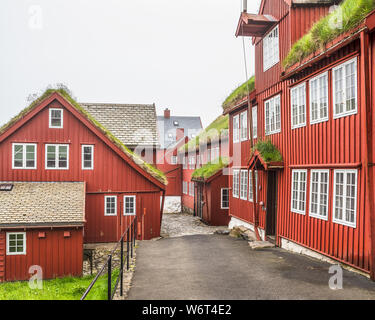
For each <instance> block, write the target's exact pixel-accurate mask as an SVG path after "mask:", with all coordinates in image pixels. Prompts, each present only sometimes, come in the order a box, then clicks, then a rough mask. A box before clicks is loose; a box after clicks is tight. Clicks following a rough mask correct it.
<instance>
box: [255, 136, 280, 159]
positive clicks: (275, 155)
mask: <svg viewBox="0 0 375 320" xmlns="http://www.w3.org/2000/svg"><path fill="white" fill-rule="evenodd" d="M253 151H258V152H259V153H260V155H261V156H262V158H263V160H264V161H265V162H281V161H283V157H282V155H281V153H280V151H279V150H278V149H277V148H276V146H275V145H274V144H273V143H272V142H271V141H270V140H259V141H258V142H257V143H256V144H255V146H254V148H253Z"/></svg>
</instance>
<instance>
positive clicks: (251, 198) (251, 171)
mask: <svg viewBox="0 0 375 320" xmlns="http://www.w3.org/2000/svg"><path fill="white" fill-rule="evenodd" d="M253 172H255V198H256V199H257V198H258V170H254V171H253V170H249V201H250V202H254V195H252V196H251V197H250V195H251V194H252V192H253V181H252V175H253Z"/></svg>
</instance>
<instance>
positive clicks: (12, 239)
mask: <svg viewBox="0 0 375 320" xmlns="http://www.w3.org/2000/svg"><path fill="white" fill-rule="evenodd" d="M18 254H19V255H21V254H26V232H9V233H7V255H18Z"/></svg>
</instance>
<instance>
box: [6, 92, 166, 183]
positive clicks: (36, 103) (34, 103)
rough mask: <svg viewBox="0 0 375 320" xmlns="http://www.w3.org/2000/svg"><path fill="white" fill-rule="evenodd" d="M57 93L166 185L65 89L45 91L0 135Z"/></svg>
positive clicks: (147, 164) (10, 122)
mask: <svg viewBox="0 0 375 320" xmlns="http://www.w3.org/2000/svg"><path fill="white" fill-rule="evenodd" d="M55 92H57V93H59V94H60V95H61V96H63V97H64V98H65V99H66V100H67V101H68V102H69V103H70V104H71V105H72V106H73V107H74V108H75V109H76V110H77V111H78V112H79V113H81V114H82V115H83V116H84V117H85V118H86V119H87V120H89V121H90V122H91V123H92V124H93V125H94V126H96V127H97V128H98V129H99V130H100V131H101V132H102V133H103V134H104V135H105V136H106V137H107V138H108V139H109V140H111V141H112V142H113V143H114V144H115V145H116V146H117V147H118V148H120V149H121V150H122V151H123V152H124V153H125V154H126V155H127V156H128V157H130V158H131V159H132V160H133V161H134V162H135V163H136V164H137V165H138V166H139V167H140V168H142V169H143V170H144V171H146V172H147V173H149V174H150V175H151V176H153V177H154V178H156V179H157V180H158V181H160V182H161V183H163V184H164V185H167V184H168V180H167V177H166V176H165V175H164V173H163V172H161V171H160V170H158V169H156V168H155V167H154V166H152V165H151V164H149V163H147V162H145V161H143V160H142V159H141V158H140V157H139V156H138V155H136V154H135V153H134V152H132V151H131V150H130V149H128V148H127V147H126V146H125V145H124V144H123V143H122V142H121V141H120V140H119V139H118V138H116V137H115V136H114V135H113V134H112V133H111V132H110V131H109V130H108V129H106V128H105V127H104V126H103V125H102V124H100V123H99V122H98V121H97V120H96V119H95V118H94V117H93V116H92V115H91V114H90V113H88V112H87V111H86V110H85V109H84V108H83V107H81V106H80V105H79V103H78V102H76V101H75V100H74V99H73V98H72V97H71V95H70V94H69V93H68V92H67V90H66V89H63V88H58V89H47V90H46V91H45V92H44V93H43V94H42V95H41V96H40V97H39V98H37V99H36V100H34V101H33V102H32V103H31V104H30V105H29V106H28V107H26V108H25V109H23V110H22V111H21V112H20V113H19V114H18V115H17V116H15V117H13V118H12V119H11V120H10V121H9V122H8V123H6V124H5V125H3V126H2V127H1V128H0V135H1V134H3V133H4V132H5V131H6V130H8V129H9V128H10V127H11V126H12V125H13V124H15V123H16V122H17V121H18V120H20V119H22V118H23V117H25V116H26V115H27V114H28V113H29V112H30V111H32V110H33V109H34V108H35V107H36V106H37V105H38V104H40V103H41V102H42V101H43V100H45V99H47V98H48V97H49V96H50V95H52V94H53V93H55Z"/></svg>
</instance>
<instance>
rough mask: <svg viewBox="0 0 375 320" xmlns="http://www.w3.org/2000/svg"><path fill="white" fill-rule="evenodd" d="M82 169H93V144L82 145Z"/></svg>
mask: <svg viewBox="0 0 375 320" xmlns="http://www.w3.org/2000/svg"><path fill="white" fill-rule="evenodd" d="M82 169H83V170H92V169H94V146H90V145H83V146H82Z"/></svg>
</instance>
